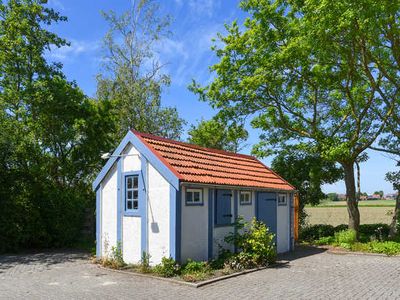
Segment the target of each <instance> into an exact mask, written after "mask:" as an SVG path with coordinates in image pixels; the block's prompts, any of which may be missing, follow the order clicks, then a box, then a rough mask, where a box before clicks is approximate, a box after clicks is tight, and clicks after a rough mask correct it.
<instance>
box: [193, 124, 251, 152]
mask: <svg viewBox="0 0 400 300" xmlns="http://www.w3.org/2000/svg"><path fill="white" fill-rule="evenodd" d="M188 134H189V143H193V144H196V145H199V146H203V147H207V148H214V149H221V150H226V151H231V152H238V151H240V149H241V144H243V142H245V141H246V140H247V138H248V132H247V131H246V130H245V129H244V126H243V125H238V124H236V123H234V124H231V125H227V124H226V123H224V122H223V121H222V120H219V119H218V118H213V119H211V120H208V121H205V120H201V122H200V123H199V124H197V126H194V125H192V126H191V128H190V130H189V132H188Z"/></svg>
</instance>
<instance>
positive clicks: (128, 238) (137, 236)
mask: <svg viewBox="0 0 400 300" xmlns="http://www.w3.org/2000/svg"><path fill="white" fill-rule="evenodd" d="M121 159H122V170H121V171H122V173H124V172H134V171H140V170H141V160H140V157H139V152H138V151H137V150H136V149H135V148H134V147H133V146H132V145H131V144H129V145H127V147H126V148H125V149H124V151H123V157H122V158H121ZM124 184H125V183H124V178H123V177H122V176H121V189H122V187H123V185H124ZM121 192H122V191H121ZM124 206H125V202H124V195H121V206H120V207H121V215H122V232H121V235H122V254H123V258H124V261H125V262H126V263H138V262H139V261H140V259H141V222H142V219H141V218H140V217H137V216H125V215H124V209H125V208H124Z"/></svg>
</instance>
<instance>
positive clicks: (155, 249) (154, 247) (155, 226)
mask: <svg viewBox="0 0 400 300" xmlns="http://www.w3.org/2000/svg"><path fill="white" fill-rule="evenodd" d="M148 178H149V191H148V192H149V196H148V200H149V203H148V250H149V254H150V256H151V258H150V261H151V264H158V263H160V262H161V259H162V257H169V255H170V251H169V246H170V245H169V238H170V232H169V230H170V224H169V222H170V199H169V198H170V184H169V183H168V181H167V180H166V179H165V178H164V177H163V176H162V175H161V174H160V173H159V172H158V171H157V170H156V169H155V168H154V167H153V166H152V165H151V164H149V165H148Z"/></svg>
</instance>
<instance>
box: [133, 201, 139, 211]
mask: <svg viewBox="0 0 400 300" xmlns="http://www.w3.org/2000/svg"><path fill="white" fill-rule="evenodd" d="M138 206H139V202H138V201H137V200H134V201H133V209H138Z"/></svg>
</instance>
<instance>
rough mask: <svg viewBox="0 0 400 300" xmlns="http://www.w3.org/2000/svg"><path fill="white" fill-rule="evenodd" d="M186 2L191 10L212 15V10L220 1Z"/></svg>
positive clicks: (200, 0) (193, 0) (190, 0)
mask: <svg viewBox="0 0 400 300" xmlns="http://www.w3.org/2000/svg"><path fill="white" fill-rule="evenodd" d="M188 4H189V7H190V9H191V11H192V12H194V13H196V14H198V15H207V16H208V17H212V16H213V14H214V10H215V9H216V8H217V7H219V6H220V4H221V2H220V1H219V0H189V1H188Z"/></svg>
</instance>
